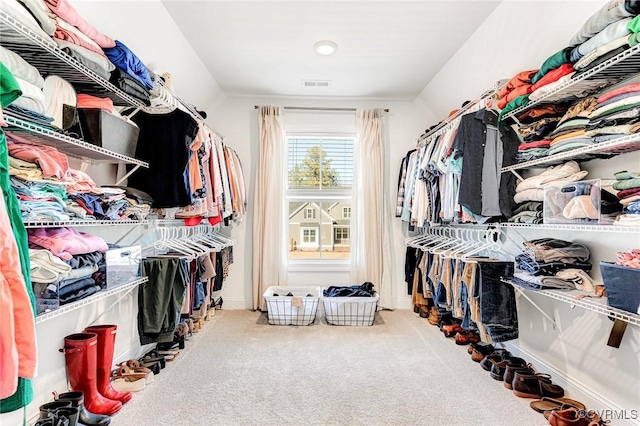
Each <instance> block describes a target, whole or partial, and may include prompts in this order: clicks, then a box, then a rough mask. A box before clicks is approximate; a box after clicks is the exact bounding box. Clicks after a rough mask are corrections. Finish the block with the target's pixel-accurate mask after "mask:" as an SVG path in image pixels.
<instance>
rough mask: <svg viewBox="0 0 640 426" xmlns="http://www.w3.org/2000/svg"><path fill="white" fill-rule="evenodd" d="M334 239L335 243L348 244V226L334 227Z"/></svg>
mask: <svg viewBox="0 0 640 426" xmlns="http://www.w3.org/2000/svg"><path fill="white" fill-rule="evenodd" d="M334 241H335V243H336V244H340V245H345V244H347V245H348V244H349V228H347V227H343V226H341V227H337V228H335V236H334Z"/></svg>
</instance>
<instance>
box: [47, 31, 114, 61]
mask: <svg viewBox="0 0 640 426" xmlns="http://www.w3.org/2000/svg"><path fill="white" fill-rule="evenodd" d="M53 38H57V39H58V40H64V41H68V42H69V43H73V44H75V45H77V46H80V47H84V48H85V49H87V50H90V51H92V52H94V53H96V54H98V55H102V56H105V54H104V52H103V51H102V50H100V48H99V47H96V46H95V45H94V44H91V43H87V42H86V41H85V40H83V39H82V37H79V36H78V35H77V34H74V33H73V32H71V31H68V30H65V29H64V28H62V27H56V30H55V32H54V33H53ZM105 57H106V56H105Z"/></svg>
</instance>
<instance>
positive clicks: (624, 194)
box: [616, 188, 640, 200]
mask: <svg viewBox="0 0 640 426" xmlns="http://www.w3.org/2000/svg"><path fill="white" fill-rule="evenodd" d="M634 195H640V188H629V189H623V190H621V191H618V193H617V194H616V197H618V199H620V200H622V199H625V198H629V197H633V196H634Z"/></svg>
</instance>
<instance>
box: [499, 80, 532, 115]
mask: <svg viewBox="0 0 640 426" xmlns="http://www.w3.org/2000/svg"><path fill="white" fill-rule="evenodd" d="M532 87H533V86H531V85H530V84H523V85H521V86H518V87H516V88H515V89H514V90H512V91H510V92H509V93H507V96H506V97H504V98H502V99H500V100H499V101H498V108H500V109H503V108H504V107H505V106H507V104H508V103H509V102H511V101H512V100H514V99H515V98H517V97H520V96H523V95H528V94H530V93H531V92H532V91H533V90H532V89H531V88H532Z"/></svg>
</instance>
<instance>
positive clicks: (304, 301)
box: [264, 286, 321, 325]
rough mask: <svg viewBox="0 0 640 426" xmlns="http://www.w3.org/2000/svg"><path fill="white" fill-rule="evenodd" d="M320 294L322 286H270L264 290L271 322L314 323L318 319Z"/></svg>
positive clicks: (279, 323) (280, 323) (278, 323)
mask: <svg viewBox="0 0 640 426" xmlns="http://www.w3.org/2000/svg"><path fill="white" fill-rule="evenodd" d="M276 294H277V296H275V295H276ZM287 294H292V295H293V296H286V295H287ZM320 294H321V293H320V287H278V286H272V287H269V288H268V289H267V291H265V292H264V300H265V302H266V304H267V311H268V314H269V324H272V325H309V324H312V323H313V322H314V321H315V319H316V312H317V311H318V304H319V303H320Z"/></svg>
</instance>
